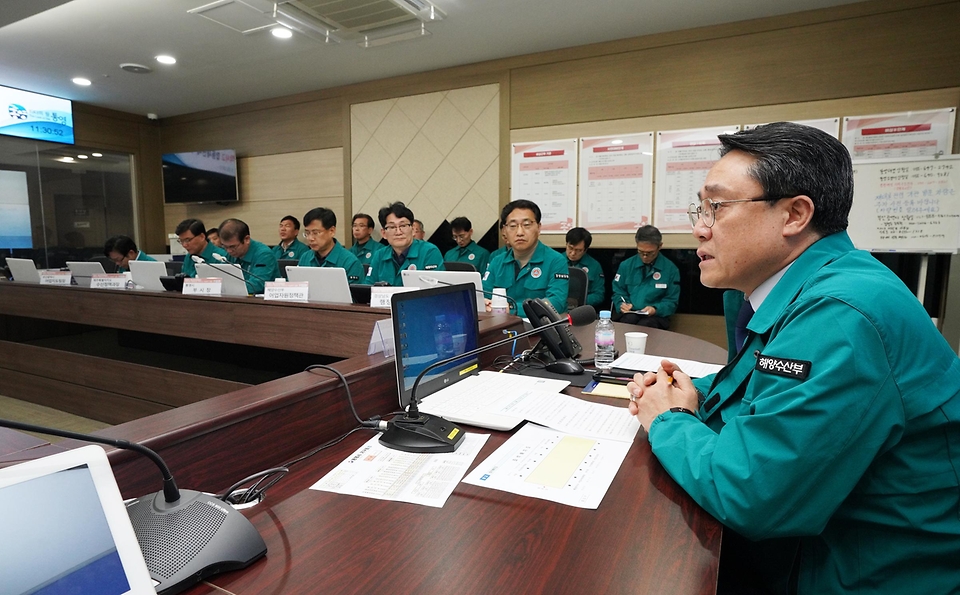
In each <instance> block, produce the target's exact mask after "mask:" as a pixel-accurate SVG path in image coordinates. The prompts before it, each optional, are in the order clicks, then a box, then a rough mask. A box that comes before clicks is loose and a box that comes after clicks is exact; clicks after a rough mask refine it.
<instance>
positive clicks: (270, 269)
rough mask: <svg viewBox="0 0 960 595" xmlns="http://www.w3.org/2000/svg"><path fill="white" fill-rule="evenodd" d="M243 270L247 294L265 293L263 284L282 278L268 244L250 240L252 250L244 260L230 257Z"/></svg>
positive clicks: (249, 249) (248, 250)
mask: <svg viewBox="0 0 960 595" xmlns="http://www.w3.org/2000/svg"><path fill="white" fill-rule="evenodd" d="M228 258H229V260H230V262H235V263H237V264H239V265H240V268H241V269H243V278H244V280H245V281H246V282H247V293H250V294H257V293H263V284H264V283H266V282H267V281H273V280H274V279H276V278H277V277H279V276H280V267H279V266H278V265H277V258H276V257H275V256H274V255H273V250H271V249H270V248H269V247H268V246H267V245H266V244H264V243H262V242H258V241H257V240H254V239H251V240H250V248H248V249H247V253H246V254H244V255H243V258H234V257H232V256H230V257H228Z"/></svg>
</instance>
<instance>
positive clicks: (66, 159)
mask: <svg viewBox="0 0 960 595" xmlns="http://www.w3.org/2000/svg"><path fill="white" fill-rule="evenodd" d="M60 161H63V162H64V163H73V157H61V158H60Z"/></svg>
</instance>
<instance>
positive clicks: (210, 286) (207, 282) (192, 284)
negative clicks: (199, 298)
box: [183, 277, 223, 295]
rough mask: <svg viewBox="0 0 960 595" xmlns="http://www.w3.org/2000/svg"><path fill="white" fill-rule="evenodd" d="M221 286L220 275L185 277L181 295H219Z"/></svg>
mask: <svg viewBox="0 0 960 595" xmlns="http://www.w3.org/2000/svg"><path fill="white" fill-rule="evenodd" d="M222 286H223V279H221V278H220V277H197V278H190V277H187V278H186V279H184V280H183V295H220V288H221V287H222Z"/></svg>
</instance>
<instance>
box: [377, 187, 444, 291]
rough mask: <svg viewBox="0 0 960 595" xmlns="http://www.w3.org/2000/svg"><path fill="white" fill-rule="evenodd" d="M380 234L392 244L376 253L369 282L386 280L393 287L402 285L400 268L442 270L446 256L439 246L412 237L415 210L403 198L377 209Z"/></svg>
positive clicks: (383, 281)
mask: <svg viewBox="0 0 960 595" xmlns="http://www.w3.org/2000/svg"><path fill="white" fill-rule="evenodd" d="M378 219H380V225H381V226H383V227H382V230H381V232H380V233H381V235H383V237H385V238H387V242H389V243H390V246H389V247H387V248H385V249H383V250H380V251H379V252H377V253H376V254H375V255H374V257H373V263H372V264H371V266H370V272H368V273H367V281H366V282H367V283H368V284H370V285H373V284H374V283H381V284H383V283H386V284H387V285H393V286H394V287H402V286H403V277H402V276H401V275H400V271H402V270H404V269H406V270H411V271H442V270H443V256H441V255H440V250H439V249H438V248H437V247H436V246H434V245H433V244H431V243H430V242H425V241H423V240H417V239H414V237H413V211H411V210H410V209H408V208H407V207H406V205H404V204H403V203H402V202H395V203H393V204H390V205H387V206H385V207H383V208H382V209H380V212H379V213H378Z"/></svg>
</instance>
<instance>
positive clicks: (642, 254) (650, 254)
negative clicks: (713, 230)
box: [637, 226, 709, 258]
mask: <svg viewBox="0 0 960 595" xmlns="http://www.w3.org/2000/svg"><path fill="white" fill-rule="evenodd" d="M708 227H709V226H708ZM657 252H659V250H651V251H650V252H645V251H643V250H637V254H639V255H640V258H646V257H648V256H656V255H657Z"/></svg>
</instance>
